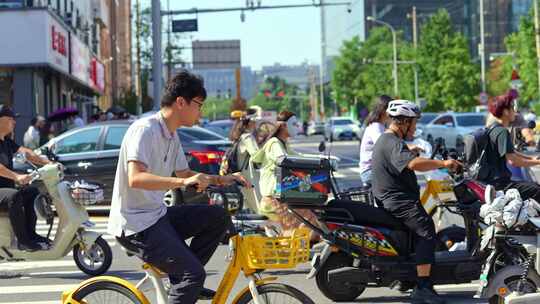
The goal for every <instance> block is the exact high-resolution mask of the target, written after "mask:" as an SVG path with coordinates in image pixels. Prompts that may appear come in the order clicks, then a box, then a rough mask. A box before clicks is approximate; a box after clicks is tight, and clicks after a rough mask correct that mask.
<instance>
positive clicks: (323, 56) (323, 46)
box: [319, 0, 326, 118]
mask: <svg viewBox="0 0 540 304" xmlns="http://www.w3.org/2000/svg"><path fill="white" fill-rule="evenodd" d="M320 5H321V65H320V66H319V85H320V91H321V98H320V100H321V116H322V117H323V118H324V117H325V115H324V72H325V63H326V33H325V27H326V20H325V17H324V1H323V0H320Z"/></svg>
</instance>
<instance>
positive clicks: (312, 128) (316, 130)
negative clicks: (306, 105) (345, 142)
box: [306, 120, 324, 136]
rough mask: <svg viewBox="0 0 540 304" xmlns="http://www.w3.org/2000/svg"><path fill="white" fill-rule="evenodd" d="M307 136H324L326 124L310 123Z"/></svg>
mask: <svg viewBox="0 0 540 304" xmlns="http://www.w3.org/2000/svg"><path fill="white" fill-rule="evenodd" d="M306 133H307V134H306V135H307V136H312V135H318V134H320V135H323V134H324V122H319V121H313V120H312V121H310V122H309V124H308V127H307V130H306Z"/></svg>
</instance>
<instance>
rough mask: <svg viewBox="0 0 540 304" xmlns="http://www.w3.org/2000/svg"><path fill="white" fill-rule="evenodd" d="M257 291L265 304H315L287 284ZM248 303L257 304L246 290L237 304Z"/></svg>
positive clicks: (261, 286)
mask: <svg viewBox="0 0 540 304" xmlns="http://www.w3.org/2000/svg"><path fill="white" fill-rule="evenodd" d="M257 291H258V292H259V295H260V298H261V300H263V303H265V304H315V303H314V302H313V300H311V299H310V298H309V297H308V296H307V295H306V294H305V293H303V292H301V291H300V290H298V289H296V288H294V287H292V286H289V285H285V284H265V285H259V286H257ZM248 303H255V300H253V296H252V295H251V292H250V291H249V289H246V291H245V292H244V294H243V295H242V296H240V298H239V299H238V301H237V302H236V304H248Z"/></svg>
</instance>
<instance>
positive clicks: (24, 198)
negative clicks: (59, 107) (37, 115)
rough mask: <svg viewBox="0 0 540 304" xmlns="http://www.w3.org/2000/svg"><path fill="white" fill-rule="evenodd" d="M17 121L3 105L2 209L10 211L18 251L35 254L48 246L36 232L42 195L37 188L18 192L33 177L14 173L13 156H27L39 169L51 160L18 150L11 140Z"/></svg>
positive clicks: (0, 122) (0, 115) (0, 126)
mask: <svg viewBox="0 0 540 304" xmlns="http://www.w3.org/2000/svg"><path fill="white" fill-rule="evenodd" d="M16 117H18V114H16V113H15V112H13V110H12V109H11V108H10V107H8V106H6V105H0V208H2V209H6V208H7V210H8V213H9V219H10V222H11V225H12V227H13V231H14V232H15V235H16V236H17V240H18V248H19V250H26V251H36V250H40V249H42V248H43V247H46V246H47V245H48V243H49V240H48V239H47V238H45V237H42V236H40V235H38V234H37V233H36V231H35V229H36V221H37V217H36V213H35V211H34V199H35V198H36V197H37V196H38V195H39V191H38V190H37V189H36V188H34V187H24V188H22V189H20V190H18V189H16V188H15V183H17V184H19V185H26V184H28V183H29V182H30V180H31V176H30V175H28V174H18V173H15V172H13V155H14V154H15V153H24V154H26V157H27V158H28V160H29V161H31V162H32V163H34V164H36V165H46V164H48V163H49V160H45V159H42V158H41V157H39V156H38V155H37V154H35V153H34V152H33V151H32V150H31V149H28V148H25V147H22V146H19V145H18V144H16V143H15V141H13V139H11V137H10V135H11V134H12V133H13V130H14V128H15V118H16Z"/></svg>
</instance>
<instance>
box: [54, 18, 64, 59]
mask: <svg viewBox="0 0 540 304" xmlns="http://www.w3.org/2000/svg"><path fill="white" fill-rule="evenodd" d="M51 36H52V40H51V41H52V42H51V43H52V49H53V50H55V51H56V52H58V53H59V54H61V55H63V56H65V57H67V48H66V36H64V35H62V33H61V32H58V31H56V28H55V26H54V25H51Z"/></svg>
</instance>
